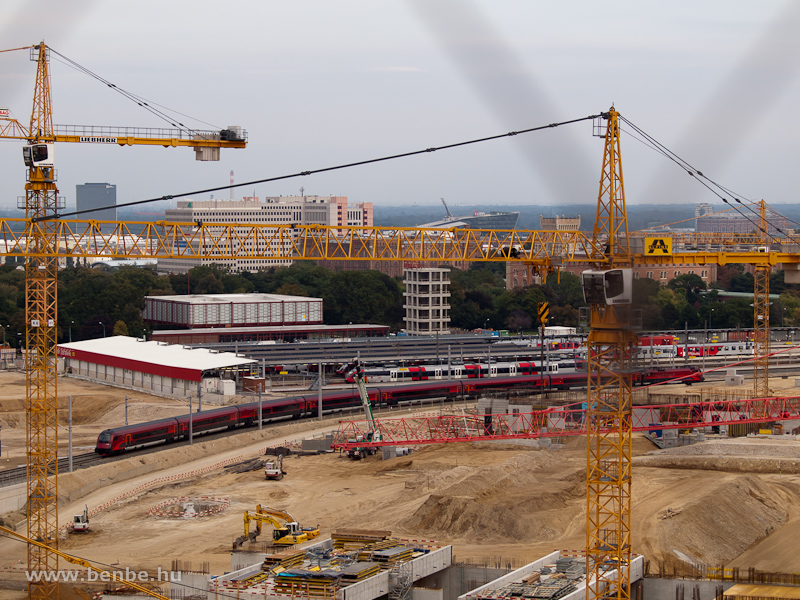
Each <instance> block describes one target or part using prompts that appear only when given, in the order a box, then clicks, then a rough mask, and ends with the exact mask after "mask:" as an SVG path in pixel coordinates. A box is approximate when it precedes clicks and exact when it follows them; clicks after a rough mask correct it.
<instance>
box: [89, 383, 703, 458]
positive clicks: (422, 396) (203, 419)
mask: <svg viewBox="0 0 800 600" xmlns="http://www.w3.org/2000/svg"><path fill="white" fill-rule="evenodd" d="M666 381H674V382H680V383H685V384H686V385H691V384H692V383H696V382H699V381H703V374H702V372H701V371H700V370H699V369H698V368H696V367H674V368H656V369H648V370H644V371H637V372H635V373H634V374H633V384H634V385H638V386H642V385H653V384H657V383H664V382H666ZM586 384H587V374H586V372H585V371H584V372H571V373H562V372H552V373H545V374H543V375H541V374H535V375H521V376H520V375H517V376H514V377H479V378H474V379H465V380H439V381H436V380H434V381H423V382H421V383H408V384H401V385H381V386H373V387H370V388H369V390H368V393H369V399H370V402H371V403H372V404H373V406H378V407H393V406H398V405H402V404H406V403H414V402H425V401H429V402H430V401H438V400H445V401H453V400H463V399H468V398H475V397H477V396H479V395H480V394H481V393H483V392H487V391H491V390H510V389H530V390H532V391H534V392H535V391H550V390H569V389H573V388H582V387H586ZM318 402H319V397H318V395H317V394H313V395H307V396H295V397H292V398H280V399H275V400H263V401H262V402H261V420H262V422H272V421H280V420H287V419H300V418H306V417H316V416H317V414H318V411H319V407H318ZM360 406H361V400H360V398H359V396H358V392H357V391H356V390H355V389H349V390H340V391H334V392H328V393H326V394H324V395H323V397H322V412H323V413H324V414H330V413H335V412H340V411H343V410H348V409H358V408H359V407H360ZM257 424H258V402H250V403H247V404H238V405H233V406H226V407H223V408H215V409H212V410H204V411H201V412H197V413H194V414H192V416H191V431H192V435H193V436H194V435H202V434H206V433H211V432H218V431H224V430H226V429H227V430H234V429H239V428H245V427H250V426H253V425H257ZM189 427H190V417H189V415H188V414H186V415H179V416H177V417H169V418H166V419H159V420H157V421H149V422H147V423H138V424H136V425H126V426H123V427H115V428H112V429H106V430H104V431H103V432H101V433H100V435H99V436H98V438H97V445H96V447H95V452H96V453H98V454H100V455H102V456H109V455H112V454H119V453H122V452H128V451H131V450H135V449H139V448H144V447H147V446H152V445H156V444H169V443H171V442H175V441H178V440H183V439H187V438H188V437H189Z"/></svg>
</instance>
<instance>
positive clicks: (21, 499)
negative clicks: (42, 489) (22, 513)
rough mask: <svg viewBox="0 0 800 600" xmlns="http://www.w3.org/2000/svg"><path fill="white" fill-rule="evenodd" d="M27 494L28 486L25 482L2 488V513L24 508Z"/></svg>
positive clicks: (0, 506) (0, 511) (0, 492)
mask: <svg viewBox="0 0 800 600" xmlns="http://www.w3.org/2000/svg"><path fill="white" fill-rule="evenodd" d="M27 494H28V487H27V485H26V484H24V483H18V484H16V485H9V486H7V487H3V488H0V515H4V514H6V513H10V512H13V511H15V510H20V509H22V508H24V507H25V503H26V502H27V500H28V496H27Z"/></svg>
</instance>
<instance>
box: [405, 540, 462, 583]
mask: <svg viewBox="0 0 800 600" xmlns="http://www.w3.org/2000/svg"><path fill="white" fill-rule="evenodd" d="M452 564H453V547H452V546H445V547H444V548H439V549H438V550H433V551H432V552H429V553H428V554H426V555H424V556H420V557H419V558H415V559H414V560H412V561H411V569H412V571H411V580H412V581H418V580H420V579H422V578H423V577H427V576H428V575H432V574H433V573H438V572H439V571H442V570H444V569H446V568H447V567H449V566H450V565H452Z"/></svg>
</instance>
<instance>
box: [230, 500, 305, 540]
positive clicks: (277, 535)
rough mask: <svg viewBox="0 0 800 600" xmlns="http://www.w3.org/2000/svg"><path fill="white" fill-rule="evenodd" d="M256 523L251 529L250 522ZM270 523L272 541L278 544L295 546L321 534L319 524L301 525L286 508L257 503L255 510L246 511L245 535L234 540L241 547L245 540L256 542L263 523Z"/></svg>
mask: <svg viewBox="0 0 800 600" xmlns="http://www.w3.org/2000/svg"><path fill="white" fill-rule="evenodd" d="M251 522H254V523H255V528H254V529H253V530H252V531H251V528H250V523H251ZM262 523H269V524H270V525H272V527H273V528H274V531H273V532H272V543H273V544H274V545H276V546H293V545H294V544H302V543H303V542H307V541H308V540H312V539H314V538H316V537H318V536H319V525H317V526H316V527H300V524H299V523H298V522H297V521H296V520H295V519H294V517H292V515H290V514H289V513H288V512H286V511H285V510H280V509H277V508H269V507H268V506H264V507H262V506H261V505H260V504H258V505H256V509H255V511H250V510H246V511H244V535H241V536H239V537H238V538H236V540H235V541H234V542H233V547H234V548H239V547H240V546H241V545H242V544H243V543H244V542H245V541H250V542H255V541H256V538H257V537H258V536H259V535H260V534H261V524H262Z"/></svg>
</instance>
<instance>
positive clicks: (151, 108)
mask: <svg viewBox="0 0 800 600" xmlns="http://www.w3.org/2000/svg"><path fill="white" fill-rule="evenodd" d="M47 49H48V50H49V51H50V52H52V53H53V54H55V55H56V56H58V57H60V58H61V61H59V62H62V63H63V64H65V65H67V66H70V67H72V68H73V69H75V70H76V71H80V72H81V73H84V74H85V75H88V76H89V77H92V78H93V79H96V80H97V81H99V82H100V83H102V84H103V85H105V86H107V87H109V88H111V89H112V90H114V91H115V92H118V93H119V94H122V96H124V97H125V98H127V99H128V100H130V101H132V102H135V103H136V104H138V105H139V106H141V107H142V108H144V109H145V110H146V111H148V112H150V113H152V114H153V115H155V116H156V117H158V118H159V119H161V120H163V121H166V122H167V123H169V124H170V125H171V126H172V127H175V128H177V129H180V130H182V131H186V132H189V133H193V132H196V131H197V130H196V129H193V128H192V127H189V126H187V125H184V124H183V123H181V122H180V121H178V120H177V119H173V118H172V117H170V116H169V115H168V114H167V113H166V112H164V111H162V110H160V109H159V108H155V107H157V106H158V107H161V108H166V107H164V106H162V105H160V104H157V103H154V102H150V101H148V100H147V99H145V98H142V97H141V96H137V95H136V94H133V93H131V92H128V91H127V90H125V89H123V88H121V87H119V86H118V85H116V84H114V83H111V82H110V81H108V80H107V79H105V78H104V77H101V76H100V75H98V74H97V73H94V72H92V71H90V70H89V69H87V68H86V67H84V66H82V65H80V64H78V63H76V62H75V61H74V60H72V59H70V58H68V57H66V56H64V55H63V54H61V53H60V52H58V51H57V50H54V49H53V48H51V47H50V46H48V47H47ZM167 110H170V111H172V112H174V113H176V114H179V115H181V116H183V117H187V116H188V115H185V114H183V113H180V112H178V111H175V110H172V109H167ZM189 118H190V119H194V117H189ZM194 120H196V121H199V122H201V123H205V124H206V125H209V126H210V127H215V126H214V125H212V124H211V123H206V122H205V121H200V119H194Z"/></svg>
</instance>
